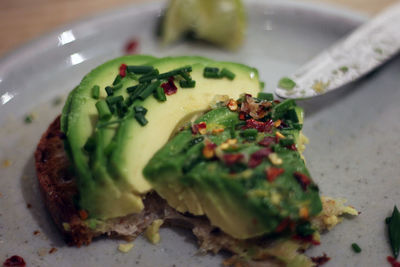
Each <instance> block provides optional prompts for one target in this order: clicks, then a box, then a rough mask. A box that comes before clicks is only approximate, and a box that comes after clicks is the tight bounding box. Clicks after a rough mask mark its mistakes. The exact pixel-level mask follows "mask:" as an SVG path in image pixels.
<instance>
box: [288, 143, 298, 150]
mask: <svg viewBox="0 0 400 267" xmlns="http://www.w3.org/2000/svg"><path fill="white" fill-rule="evenodd" d="M287 148H288V149H290V150H293V151H297V147H296V144H291V145H290V146H287Z"/></svg>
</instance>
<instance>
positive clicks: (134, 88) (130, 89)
mask: <svg viewBox="0 0 400 267" xmlns="http://www.w3.org/2000/svg"><path fill="white" fill-rule="evenodd" d="M138 87H139V84H137V85H134V86H131V87H128V88H126V91H127V92H128V94H130V93H133V92H135V90H136V89H138Z"/></svg>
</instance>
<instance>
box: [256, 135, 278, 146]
mask: <svg viewBox="0 0 400 267" xmlns="http://www.w3.org/2000/svg"><path fill="white" fill-rule="evenodd" d="M274 143H275V138H274V137H272V136H267V137H264V139H263V140H261V141H260V142H258V144H259V145H260V146H266V147H268V146H271V145H272V144H274Z"/></svg>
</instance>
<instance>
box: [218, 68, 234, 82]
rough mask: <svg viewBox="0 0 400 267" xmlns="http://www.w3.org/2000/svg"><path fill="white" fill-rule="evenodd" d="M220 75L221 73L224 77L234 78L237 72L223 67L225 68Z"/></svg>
mask: <svg viewBox="0 0 400 267" xmlns="http://www.w3.org/2000/svg"><path fill="white" fill-rule="evenodd" d="M220 75H221V76H222V77H226V78H228V79H229V80H233V79H235V77H236V75H235V73H233V72H232V71H230V70H228V69H226V68H223V69H222V70H221V73H220Z"/></svg>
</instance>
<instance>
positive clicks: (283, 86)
mask: <svg viewBox="0 0 400 267" xmlns="http://www.w3.org/2000/svg"><path fill="white" fill-rule="evenodd" d="M399 51H400V2H399V3H397V4H394V5H392V6H390V7H389V8H388V9H386V10H385V11H383V12H382V13H380V14H378V15H377V16H376V17H375V18H374V19H372V20H370V21H369V22H367V23H365V24H363V25H362V26H360V27H359V28H357V29H356V30H355V31H353V32H352V33H351V34H350V35H348V36H346V37H345V38H343V39H341V40H340V41H338V42H337V43H335V44H334V45H333V46H331V47H330V48H329V49H327V50H325V51H323V52H322V53H321V54H319V55H317V56H316V57H314V58H313V59H312V60H311V61H309V62H307V63H306V64H304V65H303V66H302V67H300V68H299V69H298V70H297V71H296V72H295V73H294V74H292V75H290V76H289V77H285V78H282V79H281V80H280V81H279V84H278V87H277V88H276V89H275V93H276V94H277V95H278V96H280V97H282V98H293V99H306V98H310V97H314V96H318V95H322V94H326V93H328V92H330V91H332V90H335V89H337V88H340V87H342V86H343V85H345V84H347V83H350V82H353V81H356V80H357V79H359V78H361V77H363V76H364V75H366V74H368V73H369V72H371V71H372V70H374V69H375V68H377V67H379V66H380V65H382V64H383V63H385V62H386V61H387V60H388V59H390V58H391V57H393V56H394V55H396V54H397V53H398V52H399Z"/></svg>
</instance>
